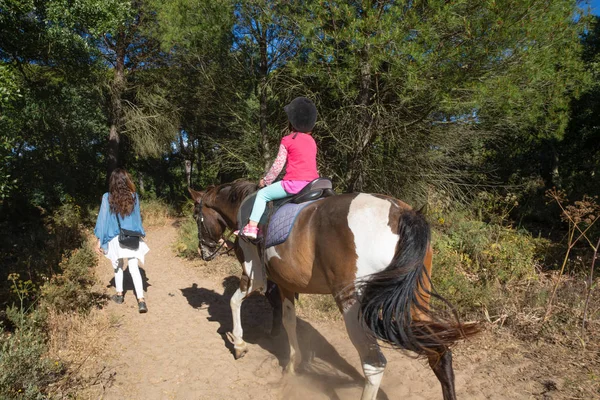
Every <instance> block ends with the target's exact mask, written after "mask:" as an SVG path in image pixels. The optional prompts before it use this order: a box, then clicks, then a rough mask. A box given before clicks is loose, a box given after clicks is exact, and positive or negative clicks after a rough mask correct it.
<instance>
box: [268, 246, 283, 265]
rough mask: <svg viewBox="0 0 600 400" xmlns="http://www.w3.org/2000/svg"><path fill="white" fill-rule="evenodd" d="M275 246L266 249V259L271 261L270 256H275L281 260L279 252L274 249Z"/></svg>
mask: <svg viewBox="0 0 600 400" xmlns="http://www.w3.org/2000/svg"><path fill="white" fill-rule="evenodd" d="M275 247H276V246H272V247H269V248H268V249H267V251H266V253H267V261H271V258H273V257H276V258H278V259H280V260H281V257H280V256H279V254H278V253H277V249H275Z"/></svg>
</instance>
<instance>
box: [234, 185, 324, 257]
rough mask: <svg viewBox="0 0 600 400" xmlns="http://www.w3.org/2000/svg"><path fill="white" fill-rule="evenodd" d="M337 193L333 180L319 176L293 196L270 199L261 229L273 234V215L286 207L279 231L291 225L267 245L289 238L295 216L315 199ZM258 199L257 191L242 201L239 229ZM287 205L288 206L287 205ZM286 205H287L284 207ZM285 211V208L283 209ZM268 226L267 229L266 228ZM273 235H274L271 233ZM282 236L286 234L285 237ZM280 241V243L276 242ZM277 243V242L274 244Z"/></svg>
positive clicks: (244, 223) (248, 217)
mask: <svg viewBox="0 0 600 400" xmlns="http://www.w3.org/2000/svg"><path fill="white" fill-rule="evenodd" d="M333 195H335V192H334V191H333V185H332V183H331V180H329V179H327V178H317V179H315V180H314V181H312V182H310V183H309V184H308V185H306V186H305V187H304V188H303V189H302V190H301V191H300V192H298V193H297V194H295V195H293V196H288V197H284V198H283V199H279V200H274V201H270V202H269V203H268V204H267V208H266V210H265V213H264V214H263V216H262V218H261V219H260V221H259V226H261V228H262V229H261V230H262V231H263V232H266V233H267V234H266V236H269V235H271V231H272V229H269V225H270V221H271V218H272V216H275V214H276V213H277V211H278V210H280V209H282V208H285V212H284V214H285V215H284V216H283V215H282V220H283V221H278V222H280V223H278V224H277V225H278V227H279V231H281V230H285V229H286V226H288V225H289V229H288V231H287V233H284V234H283V235H282V234H279V235H277V236H279V238H276V239H275V241H273V240H271V241H269V240H268V238H267V244H266V246H265V247H270V246H274V245H275V244H280V243H283V242H284V241H285V239H286V238H287V234H289V230H291V227H292V225H293V222H294V221H295V216H296V215H297V214H298V213H299V212H300V211H301V210H302V209H303V208H304V207H306V206H307V205H309V204H310V203H312V202H313V201H315V200H318V199H321V198H324V197H329V196H333ZM255 199H256V193H253V194H251V195H250V196H248V197H246V198H245V199H244V200H243V201H242V205H241V206H240V209H239V211H238V215H237V224H238V229H240V230H241V229H242V228H243V227H244V225H246V223H247V222H248V220H249V219H250V214H251V213H252V207H253V206H254V200H255ZM286 205H287V206H286ZM284 206H286V207H284ZM282 211H284V210H282ZM265 227H267V229H265ZM271 236H272V235H271ZM281 236H284V237H283V238H282V237H281ZM275 242H278V243H275ZM273 243H275V244H273Z"/></svg>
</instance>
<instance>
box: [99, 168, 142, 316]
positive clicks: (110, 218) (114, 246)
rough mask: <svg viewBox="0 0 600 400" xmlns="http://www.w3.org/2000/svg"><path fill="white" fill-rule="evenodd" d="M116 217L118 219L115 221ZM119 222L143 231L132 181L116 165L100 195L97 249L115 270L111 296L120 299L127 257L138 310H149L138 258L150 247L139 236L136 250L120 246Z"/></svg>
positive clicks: (120, 301) (127, 227) (124, 227)
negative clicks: (106, 191) (114, 288)
mask: <svg viewBox="0 0 600 400" xmlns="http://www.w3.org/2000/svg"><path fill="white" fill-rule="evenodd" d="M117 218H118V219H119V220H118V221H117ZM119 224H120V225H121V227H122V228H123V229H127V230H132V231H136V232H140V233H141V234H142V235H143V236H145V235H146V232H144V228H143V227H142V216H141V215H140V199H139V197H138V195H137V193H136V190H135V185H134V184H133V182H132V180H131V177H130V176H129V174H128V173H127V171H125V170H123V169H120V168H117V169H115V170H114V171H113V173H112V174H111V175H110V181H109V185H108V193H104V195H103V196H102V205H101V206H100V212H99V213H98V219H97V220H96V229H94V234H95V235H96V237H97V238H98V252H99V253H100V254H103V255H104V256H106V258H108V259H109V260H110V261H112V264H113V268H114V271H115V287H116V289H117V293H116V295H114V296H113V300H114V301H115V302H116V303H118V304H121V303H123V299H124V297H123V261H124V260H125V259H126V260H127V269H128V270H129V273H130V274H131V278H132V280H133V286H134V287H135V293H136V295H137V298H138V309H139V312H140V313H145V312H148V308H147V306H146V302H145V300H144V289H143V285H142V276H141V274H140V269H139V268H138V260H140V261H141V262H142V263H144V256H145V255H146V253H147V252H148V251H150V249H149V248H148V246H147V245H146V243H144V242H143V241H142V240H140V245H139V247H138V249H137V250H131V249H127V248H124V247H121V245H120V244H119Z"/></svg>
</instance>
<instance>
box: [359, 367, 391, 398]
mask: <svg viewBox="0 0 600 400" xmlns="http://www.w3.org/2000/svg"><path fill="white" fill-rule="evenodd" d="M363 371H364V373H365V378H367V381H366V382H365V387H364V389H363V394H362V397H361V400H375V399H376V398H377V392H378V391H379V385H381V380H382V379H383V371H385V367H378V366H375V365H370V364H363Z"/></svg>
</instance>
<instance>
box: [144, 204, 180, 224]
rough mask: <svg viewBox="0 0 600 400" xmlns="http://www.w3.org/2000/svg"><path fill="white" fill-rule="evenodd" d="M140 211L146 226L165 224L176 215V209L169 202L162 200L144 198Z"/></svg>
mask: <svg viewBox="0 0 600 400" xmlns="http://www.w3.org/2000/svg"><path fill="white" fill-rule="evenodd" d="M140 211H141V214H142V220H143V222H144V227H145V228H147V227H150V226H165V225H167V224H168V223H169V222H170V220H171V218H174V217H175V211H174V210H173V209H172V207H171V206H169V205H168V204H166V203H164V202H162V201H160V200H142V201H141V203H140Z"/></svg>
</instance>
